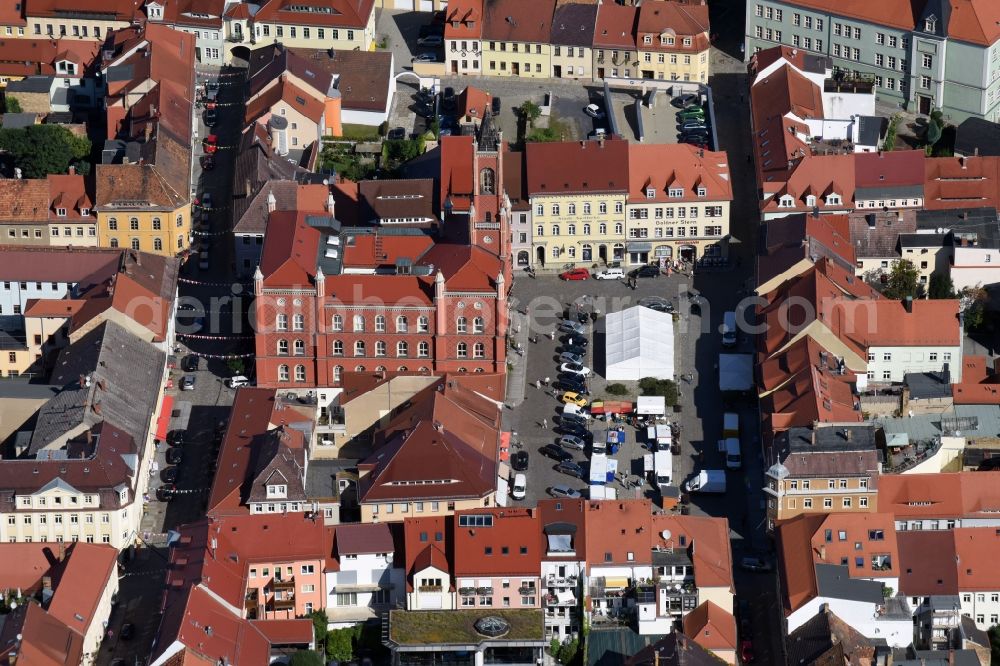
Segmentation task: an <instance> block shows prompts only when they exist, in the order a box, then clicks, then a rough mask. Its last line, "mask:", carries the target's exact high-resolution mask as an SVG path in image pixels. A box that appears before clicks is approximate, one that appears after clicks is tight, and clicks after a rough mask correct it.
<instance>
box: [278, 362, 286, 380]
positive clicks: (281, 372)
mask: <svg viewBox="0 0 1000 666" xmlns="http://www.w3.org/2000/svg"><path fill="white" fill-rule="evenodd" d="M278 381H279V382H287V381H288V366H287V365H279V366H278Z"/></svg>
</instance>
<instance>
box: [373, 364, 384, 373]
mask: <svg viewBox="0 0 1000 666" xmlns="http://www.w3.org/2000/svg"><path fill="white" fill-rule="evenodd" d="M375 372H385V366H384V365H376V366H375Z"/></svg>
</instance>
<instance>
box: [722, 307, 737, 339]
mask: <svg viewBox="0 0 1000 666" xmlns="http://www.w3.org/2000/svg"><path fill="white" fill-rule="evenodd" d="M722 346H723V347H735V346H736V313H735V312H733V311H729V312H727V313H726V314H724V315H723V316H722Z"/></svg>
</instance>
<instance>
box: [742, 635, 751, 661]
mask: <svg viewBox="0 0 1000 666" xmlns="http://www.w3.org/2000/svg"><path fill="white" fill-rule="evenodd" d="M740 661H741V662H742V663H744V664H749V663H751V662H752V661H753V643H752V642H751V641H750V639H749V638H744V639H743V640H742V641H740Z"/></svg>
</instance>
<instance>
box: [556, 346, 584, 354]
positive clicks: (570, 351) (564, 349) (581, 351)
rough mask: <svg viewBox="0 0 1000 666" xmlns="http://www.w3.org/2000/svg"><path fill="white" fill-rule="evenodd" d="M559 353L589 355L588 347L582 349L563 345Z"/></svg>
mask: <svg viewBox="0 0 1000 666" xmlns="http://www.w3.org/2000/svg"><path fill="white" fill-rule="evenodd" d="M559 351H561V352H566V353H568V354H577V355H578V356H583V355H584V354H586V353H587V348H586V347H581V346H579V345H563V346H562V347H560V348H559Z"/></svg>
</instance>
